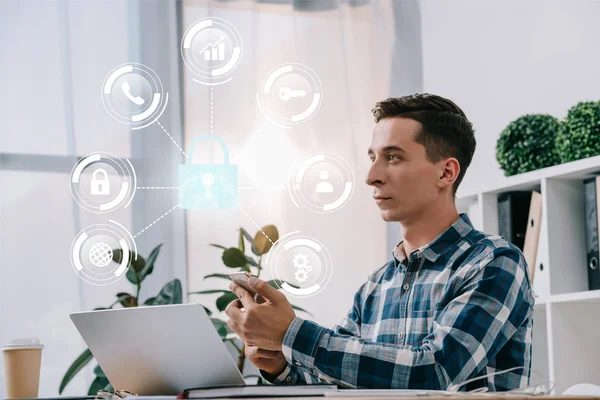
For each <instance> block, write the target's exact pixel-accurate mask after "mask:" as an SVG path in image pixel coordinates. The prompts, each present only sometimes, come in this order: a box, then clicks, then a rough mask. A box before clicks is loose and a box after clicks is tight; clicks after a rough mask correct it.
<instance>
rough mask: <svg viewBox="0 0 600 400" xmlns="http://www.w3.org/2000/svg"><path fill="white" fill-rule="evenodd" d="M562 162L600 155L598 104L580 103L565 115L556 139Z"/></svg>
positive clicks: (590, 102) (594, 102) (591, 102)
mask: <svg viewBox="0 0 600 400" xmlns="http://www.w3.org/2000/svg"><path fill="white" fill-rule="evenodd" d="M556 146H557V148H558V153H559V155H560V159H561V161H562V162H569V161H575V160H581V159H582V158H587V157H593V156H597V155H599V154H600V102H598V101H582V102H580V103H578V104H576V105H575V106H573V107H571V109H570V110H569V111H568V113H567V117H566V118H565V120H564V121H563V122H562V124H561V129H560V131H559V132H558V135H557V137H556Z"/></svg>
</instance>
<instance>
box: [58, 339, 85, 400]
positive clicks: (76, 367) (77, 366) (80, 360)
mask: <svg viewBox="0 0 600 400" xmlns="http://www.w3.org/2000/svg"><path fill="white" fill-rule="evenodd" d="M92 358H94V356H92V352H91V351H90V349H85V351H84V352H83V353H81V354H80V355H79V357H77V359H75V361H73V364H71V366H70V367H69V369H68V370H67V372H66V373H65V376H64V377H63V379H62V381H61V383H60V388H59V389H58V394H61V393H62V392H63V390H64V389H65V386H67V383H69V382H71V379H73V377H74V376H75V375H77V373H78V372H79V371H81V369H82V368H83V367H85V366H86V365H87V364H88V363H89V362H90V361H91V360H92Z"/></svg>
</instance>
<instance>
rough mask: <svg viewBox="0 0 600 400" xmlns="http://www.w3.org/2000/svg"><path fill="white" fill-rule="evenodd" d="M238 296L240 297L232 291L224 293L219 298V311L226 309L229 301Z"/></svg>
mask: <svg viewBox="0 0 600 400" xmlns="http://www.w3.org/2000/svg"><path fill="white" fill-rule="evenodd" d="M237 298H238V297H237V296H236V295H235V294H234V293H232V292H227V293H223V295H222V296H221V297H219V298H218V299H217V309H218V310H219V311H223V310H225V309H226V308H227V306H228V305H229V303H231V302H232V301H234V300H235V299H237Z"/></svg>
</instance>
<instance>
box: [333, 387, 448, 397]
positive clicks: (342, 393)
mask: <svg viewBox="0 0 600 400" xmlns="http://www.w3.org/2000/svg"><path fill="white" fill-rule="evenodd" d="M441 394H443V395H446V394H450V393H449V392H447V391H445V390H415V389H338V391H336V392H327V393H325V397H368V398H372V397H401V396H406V397H415V396H434V395H438V396H439V395H441Z"/></svg>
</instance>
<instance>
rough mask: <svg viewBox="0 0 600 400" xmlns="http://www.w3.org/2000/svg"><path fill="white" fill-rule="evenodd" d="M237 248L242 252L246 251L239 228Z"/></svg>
mask: <svg viewBox="0 0 600 400" xmlns="http://www.w3.org/2000/svg"><path fill="white" fill-rule="evenodd" d="M238 249H239V250H240V251H241V252H242V253H245V252H246V246H244V234H243V233H242V231H241V230H240V237H239V238H238Z"/></svg>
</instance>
